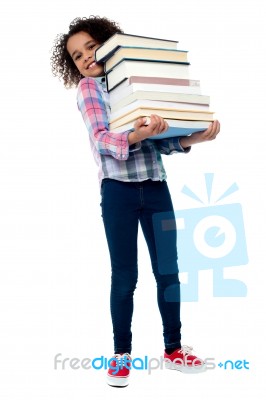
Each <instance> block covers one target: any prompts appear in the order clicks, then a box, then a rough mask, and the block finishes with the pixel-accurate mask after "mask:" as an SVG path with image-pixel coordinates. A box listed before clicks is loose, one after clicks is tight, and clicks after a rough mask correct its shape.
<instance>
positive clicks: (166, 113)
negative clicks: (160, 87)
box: [109, 107, 214, 130]
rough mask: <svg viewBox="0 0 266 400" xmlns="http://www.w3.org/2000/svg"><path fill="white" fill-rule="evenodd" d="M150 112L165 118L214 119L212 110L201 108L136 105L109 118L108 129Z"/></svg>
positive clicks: (147, 114) (148, 115) (149, 114)
mask: <svg viewBox="0 0 266 400" xmlns="http://www.w3.org/2000/svg"><path fill="white" fill-rule="evenodd" d="M152 114H157V115H160V116H161V117H162V118H167V119H183V120H194V121H210V122H212V121H213V120H214V118H213V114H214V113H213V112H212V111H203V110H179V109H174V108H164V109H163V108H159V107H157V108H156V107H153V108H152V107H138V108H136V109H134V110H131V111H130V112H127V113H126V114H124V115H121V116H120V117H119V118H117V119H115V120H114V119H111V118H110V123H109V128H110V130H113V129H114V128H117V127H119V126H121V125H125V124H126V123H128V122H131V121H134V120H136V119H138V118H140V117H150V116H151V115H152Z"/></svg>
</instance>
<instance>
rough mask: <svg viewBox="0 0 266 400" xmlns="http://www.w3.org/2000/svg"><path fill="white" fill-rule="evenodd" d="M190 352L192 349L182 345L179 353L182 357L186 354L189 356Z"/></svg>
mask: <svg viewBox="0 0 266 400" xmlns="http://www.w3.org/2000/svg"><path fill="white" fill-rule="evenodd" d="M192 350H193V347H190V346H186V345H184V346H182V347H181V350H180V353H182V354H184V356H185V355H187V354H188V355H191V353H192Z"/></svg>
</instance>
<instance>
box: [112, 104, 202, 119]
mask: <svg viewBox="0 0 266 400" xmlns="http://www.w3.org/2000/svg"><path fill="white" fill-rule="evenodd" d="M140 107H141V108H143V107H145V108H152V109H153V108H157V109H158V110H160V109H169V110H171V109H172V110H186V111H196V110H203V111H209V105H208V104H191V103H180V102H173V101H156V100H146V99H140V100H135V101H133V102H132V103H130V104H127V105H126V106H124V107H121V108H119V109H118V110H117V111H113V110H112V107H111V114H110V121H115V120H117V119H118V118H120V117H121V116H123V115H126V114H128V113H129V112H131V111H132V110H135V109H137V108H140Z"/></svg>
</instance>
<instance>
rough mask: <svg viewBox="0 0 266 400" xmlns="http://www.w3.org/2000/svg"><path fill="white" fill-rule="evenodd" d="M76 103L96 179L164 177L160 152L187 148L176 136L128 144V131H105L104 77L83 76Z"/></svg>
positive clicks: (107, 110) (106, 114)
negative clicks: (86, 137)
mask: <svg viewBox="0 0 266 400" xmlns="http://www.w3.org/2000/svg"><path fill="white" fill-rule="evenodd" d="M77 104H78V108H79V110H80V112H81V114H82V117H83V120H84V122H85V125H86V127H87V130H88V132H89V138H90V144H91V148H92V152H93V156H94V159H95V161H96V163H97V165H98V167H99V173H98V177H99V181H100V184H101V181H102V179H103V178H112V179H117V180H121V181H125V182H140V181H144V180H146V179H152V180H155V181H158V180H160V181H162V180H165V179H166V173H165V169H164V166H163V162H162V158H161V154H166V155H169V154H172V153H175V152H188V151H189V150H190V149H186V151H184V149H183V148H182V147H181V146H180V144H179V138H178V137H176V138H171V139H161V140H156V141H155V140H154V141H153V140H148V139H146V140H143V141H141V142H140V143H137V144H136V145H132V146H129V144H128V134H129V133H130V131H126V132H122V133H114V132H110V131H109V122H108V121H109V116H110V105H109V94H108V92H107V89H106V84H105V81H104V79H101V78H96V79H94V78H83V79H82V80H81V81H80V83H79V85H78V92H77Z"/></svg>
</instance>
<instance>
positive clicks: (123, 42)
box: [95, 33, 178, 62]
mask: <svg viewBox="0 0 266 400" xmlns="http://www.w3.org/2000/svg"><path fill="white" fill-rule="evenodd" d="M177 43H178V42H177V41H176V40H168V39H160V38H154V37H149V36H138V35H131V34H128V33H115V34H114V35H113V36H111V37H110V38H109V39H108V40H106V41H105V42H104V43H103V44H102V45H101V46H100V47H98V49H97V50H96V51H95V61H96V62H104V61H106V60H107V59H108V58H110V57H111V56H112V54H113V53H114V52H115V51H116V50H117V49H118V48H119V47H121V46H139V47H153V48H162V49H176V48H177Z"/></svg>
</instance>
